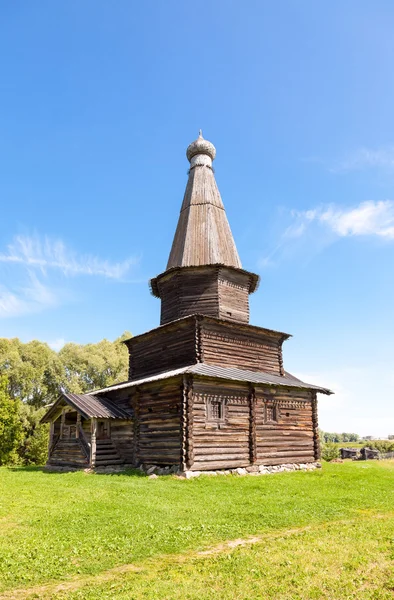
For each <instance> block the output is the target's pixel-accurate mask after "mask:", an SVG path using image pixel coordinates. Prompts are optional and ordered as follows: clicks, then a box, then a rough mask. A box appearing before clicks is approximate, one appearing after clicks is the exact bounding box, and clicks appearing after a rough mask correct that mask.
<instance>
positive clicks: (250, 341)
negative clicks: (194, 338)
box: [200, 319, 283, 375]
mask: <svg viewBox="0 0 394 600" xmlns="http://www.w3.org/2000/svg"><path fill="white" fill-rule="evenodd" d="M200 331H201V352H202V360H203V362H205V363H207V364H210V365H217V366H220V367H236V368H238V369H248V370H250V371H263V372H264V371H266V372H269V373H275V374H276V375H282V374H283V365H282V357H281V346H282V336H281V335H280V334H276V335H274V334H273V335H269V334H268V333H265V332H258V331H253V330H244V329H243V328H240V327H237V326H236V325H235V326H233V325H232V324H228V325H227V324H225V323H223V322H220V323H216V322H215V321H213V320H207V319H202V321H201V329H200Z"/></svg>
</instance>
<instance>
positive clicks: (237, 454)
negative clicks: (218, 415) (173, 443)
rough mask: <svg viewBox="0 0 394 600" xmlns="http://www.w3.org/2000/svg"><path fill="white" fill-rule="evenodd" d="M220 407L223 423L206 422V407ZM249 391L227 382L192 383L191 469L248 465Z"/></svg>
mask: <svg viewBox="0 0 394 600" xmlns="http://www.w3.org/2000/svg"><path fill="white" fill-rule="evenodd" d="M211 401H219V402H223V403H224V405H225V406H224V411H225V414H224V422H223V423H215V422H209V420H208V403H209V402H211ZM249 429H250V408H249V388H248V385H247V384H245V385H243V384H237V383H236V382H235V383H234V384H232V383H230V382H221V383H213V382H211V381H209V382H208V381H201V380H195V381H194V382H193V450H194V452H193V462H192V464H191V469H192V470H195V471H199V470H211V469H228V468H235V467H245V466H247V465H249V463H250V456H249V455H250V449H249Z"/></svg>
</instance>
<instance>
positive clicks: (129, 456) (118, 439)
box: [111, 419, 134, 464]
mask: <svg viewBox="0 0 394 600" xmlns="http://www.w3.org/2000/svg"><path fill="white" fill-rule="evenodd" d="M133 433H134V431H133V422H132V421H121V420H119V419H116V420H112V419H111V441H112V443H113V444H114V446H115V448H116V449H117V451H118V453H119V455H120V456H121V458H122V459H123V460H124V462H125V463H127V464H132V463H133V459H134V453H133V450H134V439H133V438H134V435H133Z"/></svg>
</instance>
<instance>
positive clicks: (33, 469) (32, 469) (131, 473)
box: [6, 466, 146, 477]
mask: <svg viewBox="0 0 394 600" xmlns="http://www.w3.org/2000/svg"><path fill="white" fill-rule="evenodd" d="M6 469H8V470H9V471H13V472H14V473H19V472H27V473H44V474H45V475H59V474H61V473H84V472H85V473H86V475H107V476H108V475H123V476H124V475H126V476H128V477H146V474H145V473H143V472H142V471H140V470H139V469H124V470H123V471H113V472H111V471H109V472H106V471H94V470H84V469H78V468H76V467H60V468H59V469H56V467H49V468H48V467H46V466H21V467H17V466H15V467H6Z"/></svg>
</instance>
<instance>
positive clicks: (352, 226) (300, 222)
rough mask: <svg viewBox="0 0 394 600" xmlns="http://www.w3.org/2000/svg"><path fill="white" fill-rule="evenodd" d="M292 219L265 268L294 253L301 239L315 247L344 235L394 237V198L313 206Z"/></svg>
mask: <svg viewBox="0 0 394 600" xmlns="http://www.w3.org/2000/svg"><path fill="white" fill-rule="evenodd" d="M289 218H290V223H289V224H288V226H287V227H286V228H285V229H284V231H283V232H282V234H281V235H280V237H279V242H278V243H277V244H276V245H275V247H274V248H273V249H272V250H271V251H270V252H269V253H268V254H267V255H266V256H265V257H263V258H262V259H261V260H260V261H259V265H260V267H262V268H265V267H272V266H274V265H276V264H277V263H278V262H279V261H280V260H281V259H283V258H285V257H286V256H289V255H290V256H293V250H294V248H295V247H296V245H297V244H298V245H300V243H301V240H305V243H306V242H307V250H308V252H309V254H310V253H311V252H312V251H318V250H319V249H321V248H323V247H325V246H327V245H330V244H332V243H334V242H335V241H337V240H339V239H340V238H344V237H361V236H364V237H368V236H369V237H376V238H381V239H385V240H387V241H390V242H391V241H393V240H394V201H392V200H380V201H376V202H374V201H367V202H361V203H360V204H358V205H357V206H352V207H346V208H344V207H340V206H337V205H335V204H331V205H328V206H327V205H326V206H319V207H316V208H312V209H310V210H305V211H298V210H293V211H290V213H289Z"/></svg>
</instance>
